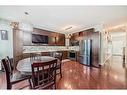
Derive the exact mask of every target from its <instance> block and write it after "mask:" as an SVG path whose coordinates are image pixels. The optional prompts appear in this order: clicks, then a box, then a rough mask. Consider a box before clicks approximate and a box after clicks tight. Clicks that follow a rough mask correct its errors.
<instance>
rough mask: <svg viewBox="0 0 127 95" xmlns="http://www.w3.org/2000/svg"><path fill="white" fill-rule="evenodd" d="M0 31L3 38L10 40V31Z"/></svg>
mask: <svg viewBox="0 0 127 95" xmlns="http://www.w3.org/2000/svg"><path fill="white" fill-rule="evenodd" d="M0 32H1V40H8V31H7V30H0Z"/></svg>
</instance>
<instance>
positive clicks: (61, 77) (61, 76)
mask: <svg viewBox="0 0 127 95" xmlns="http://www.w3.org/2000/svg"><path fill="white" fill-rule="evenodd" d="M60 77H61V78H62V70H61V66H60Z"/></svg>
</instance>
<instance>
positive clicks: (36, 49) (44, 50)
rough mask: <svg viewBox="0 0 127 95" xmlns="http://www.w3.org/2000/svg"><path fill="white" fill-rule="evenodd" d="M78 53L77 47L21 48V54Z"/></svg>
mask: <svg viewBox="0 0 127 95" xmlns="http://www.w3.org/2000/svg"><path fill="white" fill-rule="evenodd" d="M70 50H74V51H79V46H68V47H67V46H23V53H33V52H52V51H70Z"/></svg>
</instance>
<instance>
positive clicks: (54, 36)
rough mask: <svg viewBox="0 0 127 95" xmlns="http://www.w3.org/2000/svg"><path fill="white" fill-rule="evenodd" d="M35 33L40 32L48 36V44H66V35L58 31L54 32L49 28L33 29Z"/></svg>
mask: <svg viewBox="0 0 127 95" xmlns="http://www.w3.org/2000/svg"><path fill="white" fill-rule="evenodd" d="M33 34H39V35H44V36H48V44H47V45H49V46H65V35H64V34H61V33H57V32H52V31H48V30H43V29H38V28H34V29H33Z"/></svg>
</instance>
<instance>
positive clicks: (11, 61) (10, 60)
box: [7, 56, 14, 71]
mask: <svg viewBox="0 0 127 95" xmlns="http://www.w3.org/2000/svg"><path fill="white" fill-rule="evenodd" d="M7 59H8V61H9V64H10V66H11V70H12V71H13V69H14V68H13V58H9V56H7Z"/></svg>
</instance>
